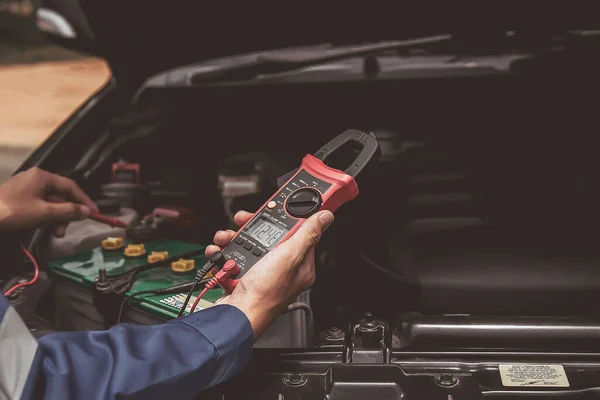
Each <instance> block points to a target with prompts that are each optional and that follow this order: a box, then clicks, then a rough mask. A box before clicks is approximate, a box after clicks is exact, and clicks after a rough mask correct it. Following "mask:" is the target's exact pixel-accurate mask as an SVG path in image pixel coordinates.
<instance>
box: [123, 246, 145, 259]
mask: <svg viewBox="0 0 600 400" xmlns="http://www.w3.org/2000/svg"><path fill="white" fill-rule="evenodd" d="M123 254H125V256H127V257H140V256H143V255H144V254H146V248H145V247H144V245H143V244H128V245H127V247H126V248H125V251H124V252H123Z"/></svg>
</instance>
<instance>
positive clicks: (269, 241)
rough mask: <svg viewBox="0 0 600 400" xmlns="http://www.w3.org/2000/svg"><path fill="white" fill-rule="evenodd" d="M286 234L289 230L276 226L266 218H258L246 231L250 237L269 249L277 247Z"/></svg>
mask: <svg viewBox="0 0 600 400" xmlns="http://www.w3.org/2000/svg"><path fill="white" fill-rule="evenodd" d="M285 232H287V229H284V228H282V227H280V226H277V225H275V224H274V223H272V222H271V221H269V220H267V219H266V218H264V217H261V218H257V219H256V220H254V222H252V224H250V226H249V227H248V228H247V229H246V234H247V235H248V236H250V237H251V238H253V239H255V240H258V241H259V242H260V243H261V244H262V245H263V246H265V247H266V248H268V249H270V248H271V247H273V246H275V245H276V244H277V242H278V241H279V238H281V236H282V235H283V234H284V233H285Z"/></svg>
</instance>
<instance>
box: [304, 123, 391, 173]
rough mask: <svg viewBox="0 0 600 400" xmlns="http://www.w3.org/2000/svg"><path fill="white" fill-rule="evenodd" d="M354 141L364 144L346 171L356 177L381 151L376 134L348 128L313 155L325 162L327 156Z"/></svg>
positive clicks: (360, 144)
mask: <svg viewBox="0 0 600 400" xmlns="http://www.w3.org/2000/svg"><path fill="white" fill-rule="evenodd" d="M352 142H354V143H356V144H358V145H359V146H362V150H361V151H360V153H359V154H358V156H356V158H355V159H354V161H353V162H352V164H350V166H349V167H348V168H346V170H345V171H344V173H345V174H346V175H350V176H351V177H352V178H356V176H357V175H358V174H359V173H360V172H361V171H362V170H363V169H364V168H365V167H366V166H367V164H368V163H369V161H371V159H372V158H373V157H374V156H376V155H379V153H380V152H381V150H380V148H379V144H378V143H377V139H376V138H375V134H373V133H364V132H361V131H357V130H356V129H348V130H347V131H345V132H343V133H342V134H340V135H337V136H336V137H334V138H333V139H331V140H330V141H329V142H327V143H326V144H325V145H324V146H323V147H321V148H320V149H319V150H318V151H317V152H316V153H315V154H313V155H314V156H315V157H316V158H318V159H319V160H321V161H323V162H325V161H326V160H327V157H329V156H330V155H332V154H333V153H335V152H336V151H337V150H338V149H339V148H340V147H342V146H344V145H345V144H347V143H352ZM376 158H378V157H376Z"/></svg>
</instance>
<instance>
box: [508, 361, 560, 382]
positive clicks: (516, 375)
mask: <svg viewBox="0 0 600 400" xmlns="http://www.w3.org/2000/svg"><path fill="white" fill-rule="evenodd" d="M498 368H499V369H500V376H501V377H502V384H503V385H504V386H519V387H521V386H537V387H569V380H568V379H567V374H566V373H565V369H564V368H563V366H562V365H551V364H500V365H498Z"/></svg>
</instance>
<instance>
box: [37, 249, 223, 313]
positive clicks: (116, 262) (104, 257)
mask: <svg viewBox="0 0 600 400" xmlns="http://www.w3.org/2000/svg"><path fill="white" fill-rule="evenodd" d="M127 244H128V243H127V241H125V246H124V247H123V248H121V249H118V250H104V249H102V248H101V247H97V248H95V249H93V250H91V251H84V252H81V253H78V254H75V255H73V256H70V257H65V258H61V259H56V260H52V261H49V262H48V266H49V267H50V270H51V271H52V273H53V274H54V275H55V277H56V278H57V279H58V280H61V281H64V282H63V283H67V285H68V286H67V287H68V288H72V289H75V290H77V289H76V288H75V287H78V288H79V289H84V290H89V293H90V296H91V289H92V288H93V286H94V285H95V280H96V278H97V277H98V271H99V270H100V269H101V268H104V269H106V272H107V274H108V275H109V276H110V275H115V274H119V273H122V272H126V271H130V270H132V269H134V268H135V267H139V266H141V265H146V264H148V260H147V256H148V254H151V253H152V252H153V251H157V252H163V251H167V252H168V253H169V258H171V257H177V256H180V255H183V254H185V253H189V252H191V251H195V250H204V248H205V246H202V245H198V244H192V243H187V242H181V241H176V240H160V241H156V242H149V243H145V244H144V246H145V248H146V253H145V254H144V255H143V256H140V257H135V258H131V257H126V256H125V255H124V254H123V250H124V248H125V247H126V246H127ZM192 259H193V260H194V261H195V269H194V270H192V271H190V272H187V273H176V272H173V271H172V270H171V266H170V265H168V266H164V267H157V268H153V269H150V270H148V271H144V272H141V273H139V274H138V275H137V276H136V279H135V282H134V284H133V286H132V288H131V289H130V291H129V292H128V294H131V293H133V292H137V291H140V290H154V289H162V288H166V287H169V286H173V285H177V284H180V283H185V282H189V281H192V280H193V279H194V276H195V275H196V270H198V269H199V268H201V267H202V266H203V265H204V264H205V263H206V258H205V257H204V256H196V257H192ZM201 289H202V287H200V288H199V290H198V291H197V292H195V293H194V295H197V294H198V293H199V292H200V290H201ZM222 295H223V289H221V288H216V289H212V290H209V291H208V292H207V293H206V295H204V297H203V298H202V300H203V301H202V304H203V305H204V306H209V305H210V304H213V303H214V302H215V301H216V300H217V299H218V298H219V297H221V296H222ZM171 296H173V295H152V294H146V295H140V296H139V297H138V296H136V297H134V298H133V299H132V300H131V301H130V302H129V304H128V305H129V307H131V308H134V309H139V310H142V311H144V312H146V313H149V314H152V315H154V316H156V317H158V318H159V319H171V318H174V317H176V316H177V313H178V311H179V309H177V308H175V307H172V306H169V305H167V304H165V303H164V299H166V298H169V297H171ZM161 300H163V302H161Z"/></svg>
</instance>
